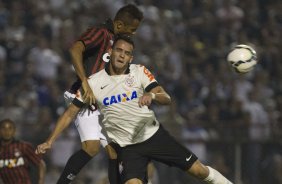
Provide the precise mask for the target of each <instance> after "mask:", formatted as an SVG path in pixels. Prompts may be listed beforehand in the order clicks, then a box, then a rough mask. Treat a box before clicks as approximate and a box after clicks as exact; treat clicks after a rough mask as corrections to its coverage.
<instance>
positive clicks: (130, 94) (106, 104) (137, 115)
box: [88, 64, 159, 146]
mask: <svg viewBox="0 0 282 184" xmlns="http://www.w3.org/2000/svg"><path fill="white" fill-rule="evenodd" d="M88 81H89V85H90V87H91V88H92V90H93V92H94V95H95V97H96V102H97V104H98V107H99V109H100V110H101V113H102V114H103V115H104V118H103V121H102V127H103V128H104V129H105V131H106V133H107V136H108V137H109V138H110V140H112V141H114V142H116V143H118V144H119V145H120V146H126V145H131V144H136V143H140V142H143V141H145V140H147V139H149V138H150V137H151V136H152V135H153V134H154V133H155V132H156V131H157V130H158V128H159V122H158V121H157V120H156V117H155V114H154V112H153V111H152V110H150V109H149V108H148V107H147V106H143V107H139V105H138V100H139V98H140V97H141V96H143V93H144V92H145V89H147V90H150V89H152V87H154V86H157V81H156V80H155V78H154V76H153V75H152V74H151V73H150V72H149V70H148V69H146V68H145V67H144V66H141V65H135V64H131V65H130V68H129V73H128V74H124V75H114V76H110V75H109V74H108V73H107V71H106V69H104V70H101V71H100V72H98V73H96V74H93V75H92V76H90V78H89V80H88Z"/></svg>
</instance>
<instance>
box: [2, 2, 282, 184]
mask: <svg viewBox="0 0 282 184" xmlns="http://www.w3.org/2000/svg"><path fill="white" fill-rule="evenodd" d="M128 2H133V1H126V0H124V1H122V0H115V1H114V0H95V1H93V0H40V1H37V0H13V1H10V0H1V1H0V117H1V119H2V118H6V117H7V118H11V119H13V120H14V121H16V122H17V127H18V135H17V136H18V138H20V139H23V140H27V141H30V142H32V143H33V144H34V145H37V144H39V143H42V142H43V141H44V140H45V139H46V138H47V136H48V134H49V133H50V130H51V129H52V127H53V126H54V123H55V121H56V119H57V118H58V116H59V115H60V114H61V113H62V112H63V110H64V108H65V106H64V101H63V92H64V90H66V89H68V88H69V87H70V85H71V83H72V82H73V81H74V80H75V74H74V71H73V69H72V67H71V63H70V57H69V55H68V48H69V47H70V45H71V43H72V42H73V41H74V40H75V39H76V38H77V37H78V36H79V35H80V33H82V31H84V30H85V29H86V28H87V27H88V26H89V25H92V24H95V23H99V22H103V21H104V20H105V19H106V18H107V17H112V16H113V15H114V13H115V12H116V11H117V10H118V9H119V8H120V7H121V6H122V5H124V4H126V3H128ZM134 2H135V3H137V4H138V5H139V6H140V8H142V10H143V11H144V15H145V20H144V21H143V22H142V25H141V27H140V29H139V30H138V32H137V34H136V39H135V40H136V45H137V48H136V51H135V62H136V63H142V64H144V65H146V66H147V67H148V68H149V69H151V70H152V71H153V73H154V74H155V76H156V77H157V79H158V80H159V82H160V84H162V85H163V86H164V87H165V88H166V90H167V91H168V92H169V94H170V95H171V96H172V97H173V99H174V101H173V104H172V105H171V106H169V107H160V108H155V110H156V113H157V116H158V118H159V120H160V121H161V122H162V123H163V124H164V126H166V127H167V128H168V129H169V131H170V132H171V133H172V134H173V135H174V136H175V137H176V138H177V139H178V140H180V141H182V142H183V143H184V144H185V145H187V146H188V147H189V148H190V149H191V150H193V151H194V152H195V153H196V154H197V155H198V156H199V158H200V159H201V160H202V161H203V162H204V163H206V164H209V165H212V166H213V167H215V168H216V169H218V170H219V171H221V172H222V173H223V174H224V175H226V176H227V177H228V178H230V179H232V180H233V181H235V183H236V184H240V183H241V184H242V183H243V184H281V183H282V174H281V173H282V145H281V142H282V114H281V113H282V80H281V79H282V63H281V61H282V58H281V56H282V55H281V53H282V42H281V40H282V2H281V1H280V0H268V1H265V0H238V1H230V0H174V1H169V0H166V1H164V0H154V1H153V0H144V1H142V0H139V1H134ZM239 43H240V44H241V43H244V44H250V45H252V46H254V48H255V49H256V50H257V52H258V58H259V64H258V65H257V67H256V68H255V70H254V71H253V72H251V73H249V74H247V75H239V74H236V73H234V72H232V71H231V70H230V68H229V66H228V65H227V62H226V60H225V57H226V54H227V52H228V50H229V48H230V47H231V46H232V45H235V44H239ZM79 146H80V144H79V138H78V134H77V132H76V129H75V128H74V127H71V128H69V129H68V130H67V131H65V132H64V134H63V135H62V136H61V137H60V138H59V139H58V141H57V142H56V144H55V145H54V147H53V150H52V151H50V152H49V153H48V154H47V155H46V156H44V159H45V161H46V162H47V175H46V183H47V184H52V183H55V180H56V179H57V177H58V175H59V174H60V171H61V169H62V167H63V166H64V164H65V162H66V159H67V158H68V157H69V156H70V154H71V153H73V151H74V150H77V149H78V148H79ZM101 150H102V152H101V154H99V155H98V156H97V157H96V158H95V159H93V161H92V162H91V163H90V164H88V165H87V167H86V168H84V169H83V171H82V172H81V173H80V175H79V177H78V178H77V180H76V182H74V183H75V184H80V183H87V184H90V183H95V184H104V183H106V179H105V178H106V177H107V173H106V167H107V157H106V156H105V153H104V151H103V149H101ZM156 168H157V170H156V172H155V174H154V182H153V183H156V184H157V183H160V184H183V183H198V182H196V181H194V180H193V179H192V178H190V177H187V176H184V175H183V174H182V173H181V172H180V171H179V170H177V169H173V168H169V167H167V166H164V165H161V164H156Z"/></svg>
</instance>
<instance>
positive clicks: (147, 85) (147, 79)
mask: <svg viewBox="0 0 282 184" xmlns="http://www.w3.org/2000/svg"><path fill="white" fill-rule="evenodd" d="M139 72H140V80H141V85H142V87H143V88H144V89H145V91H146V92H149V91H151V89H153V88H155V87H157V86H158V85H159V84H158V82H157V81H156V79H155V77H154V75H153V74H152V73H151V72H150V71H149V70H148V69H147V68H146V67H145V66H140V68H139Z"/></svg>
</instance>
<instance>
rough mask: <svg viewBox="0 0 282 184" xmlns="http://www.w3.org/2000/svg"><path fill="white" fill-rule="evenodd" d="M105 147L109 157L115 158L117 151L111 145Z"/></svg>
mask: <svg viewBox="0 0 282 184" xmlns="http://www.w3.org/2000/svg"><path fill="white" fill-rule="evenodd" d="M105 148H106V151H107V153H108V155H109V158H110V159H117V152H116V150H115V149H114V148H113V147H112V146H111V145H107V146H106V147H105Z"/></svg>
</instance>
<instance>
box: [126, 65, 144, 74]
mask: <svg viewBox="0 0 282 184" xmlns="http://www.w3.org/2000/svg"><path fill="white" fill-rule="evenodd" d="M144 68H145V67H144V66H143V65H140V64H130V67H129V69H130V72H139V71H143V70H144Z"/></svg>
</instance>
